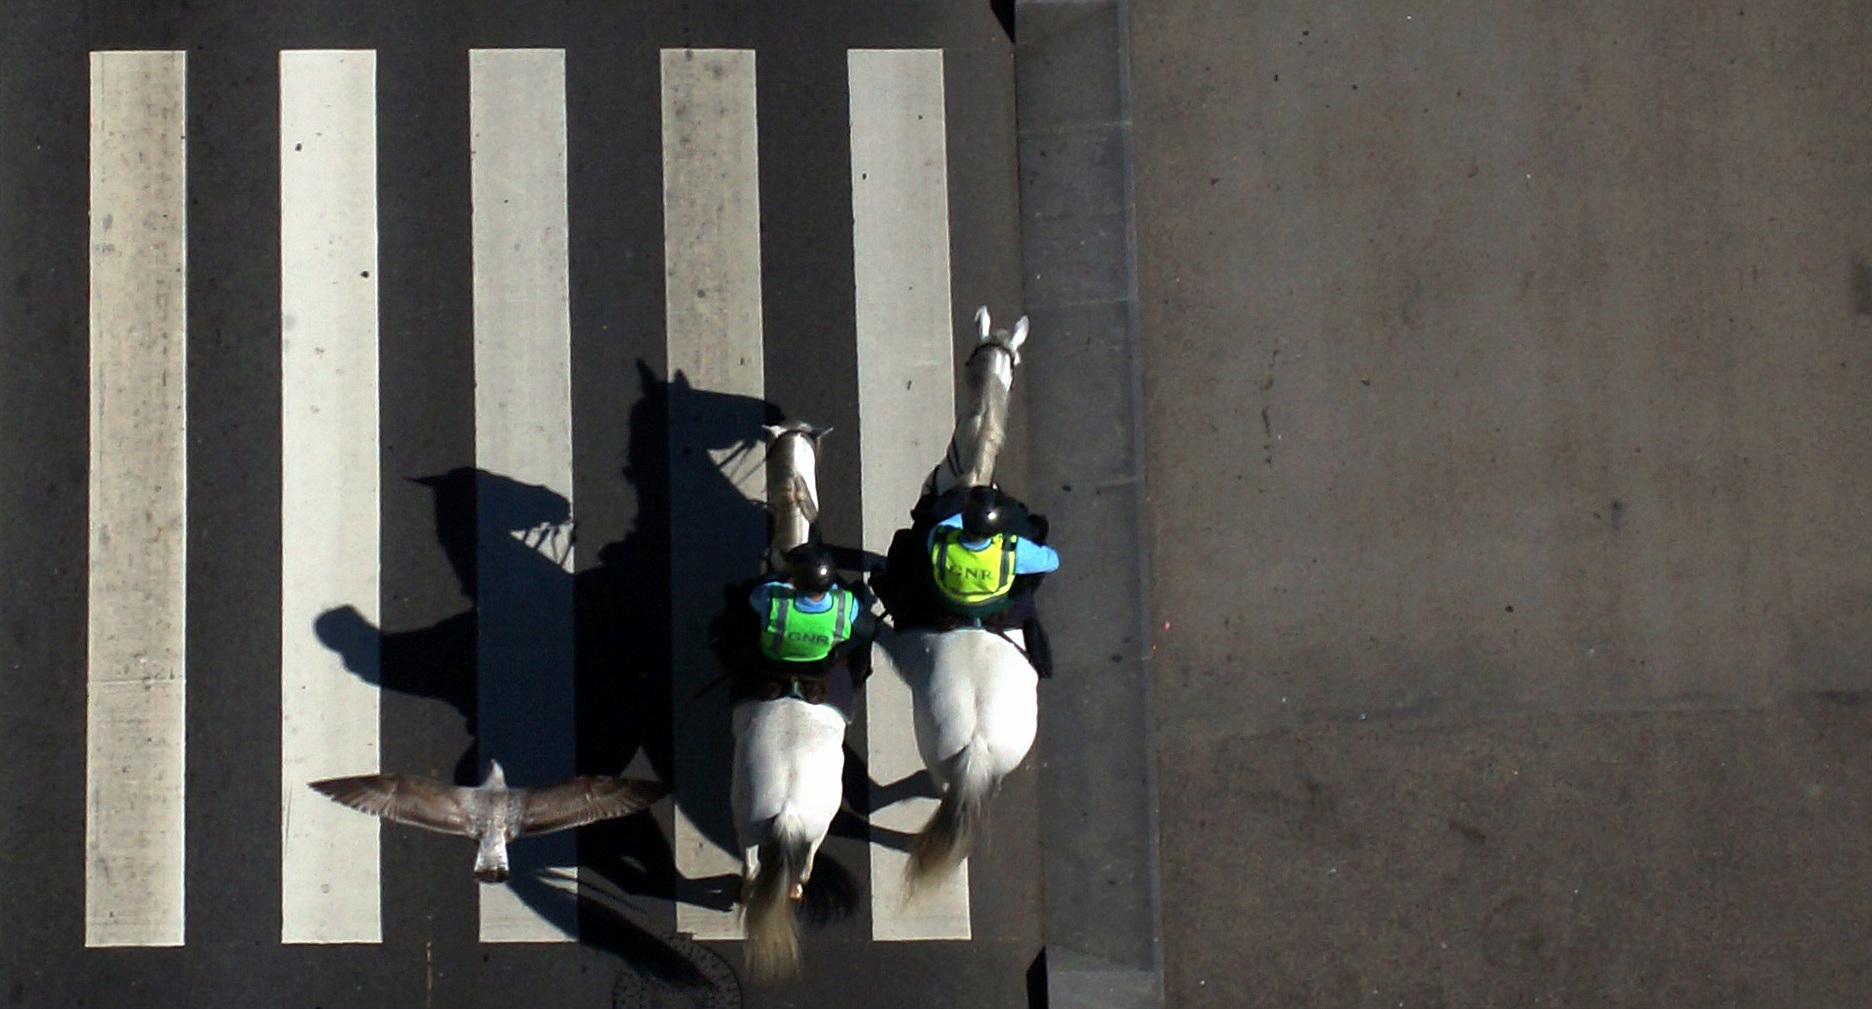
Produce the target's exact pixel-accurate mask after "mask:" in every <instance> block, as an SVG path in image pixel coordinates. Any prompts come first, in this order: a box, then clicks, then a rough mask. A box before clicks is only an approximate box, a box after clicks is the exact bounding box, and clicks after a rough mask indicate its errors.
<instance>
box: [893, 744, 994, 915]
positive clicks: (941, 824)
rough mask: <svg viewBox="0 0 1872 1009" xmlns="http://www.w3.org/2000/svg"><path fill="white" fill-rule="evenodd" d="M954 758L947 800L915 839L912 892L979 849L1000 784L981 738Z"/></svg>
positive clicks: (909, 876)
mask: <svg viewBox="0 0 1872 1009" xmlns="http://www.w3.org/2000/svg"><path fill="white" fill-rule="evenodd" d="M951 761H952V763H951V765H950V770H949V787H948V789H947V790H945V791H944V792H943V797H942V802H941V803H940V804H938V805H937V807H936V813H935V815H934V816H931V817H930V819H929V822H928V823H926V824H924V825H923V829H922V831H920V832H919V833H918V834H917V836H916V837H915V838H914V839H912V840H911V842H910V861H909V863H908V864H907V865H906V866H905V867H904V876H905V879H906V881H907V884H908V885H907V887H906V889H907V890H908V892H909V894H910V895H911V896H915V895H916V893H917V891H919V890H921V889H923V888H924V887H926V886H928V885H929V884H931V883H934V882H936V881H937V880H940V879H942V878H944V877H946V876H948V875H949V874H950V873H952V872H954V871H955V870H956V867H957V866H959V865H961V864H962V860H963V859H965V858H967V857H968V856H969V852H971V851H973V850H974V848H975V839H976V838H977V837H978V836H979V835H980V833H981V827H982V820H983V816H984V814H985V812H986V810H987V807H988V799H989V798H990V797H991V796H992V795H993V794H994V790H995V786H996V785H997V784H999V781H998V779H997V777H996V775H995V771H994V765H993V758H992V757H991V756H990V755H989V753H988V743H987V741H986V740H984V739H982V738H981V737H980V736H976V737H975V738H973V739H971V740H969V742H968V745H967V746H964V747H962V750H961V752H959V753H957V754H956V755H955V756H954V757H952V758H951Z"/></svg>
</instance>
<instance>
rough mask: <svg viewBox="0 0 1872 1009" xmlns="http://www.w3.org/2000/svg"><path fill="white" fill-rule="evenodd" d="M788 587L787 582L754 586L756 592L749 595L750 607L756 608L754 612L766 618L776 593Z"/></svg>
mask: <svg viewBox="0 0 1872 1009" xmlns="http://www.w3.org/2000/svg"><path fill="white" fill-rule="evenodd" d="M786 587H787V583H786V582H778V581H776V582H761V583H760V584H759V585H756V586H754V591H752V592H750V593H748V597H747V601H748V605H749V606H752V607H753V608H754V612H756V613H758V614H760V615H761V616H763V617H764V616H766V615H767V609H768V606H769V604H770V603H772V601H773V597H774V593H776V592H778V591H780V590H781V589H784V588H786Z"/></svg>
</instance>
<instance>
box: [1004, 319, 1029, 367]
mask: <svg viewBox="0 0 1872 1009" xmlns="http://www.w3.org/2000/svg"><path fill="white" fill-rule="evenodd" d="M1026 342H1027V317H1026V316H1024V315H1023V316H1021V317H1020V321H1019V322H1017V323H1015V324H1014V334H1013V335H1012V336H1010V337H1008V349H1009V350H1012V351H1016V352H1017V353H1016V354H1015V357H1016V359H1017V360H1018V359H1019V356H1020V355H1019V353H1018V351H1019V350H1020V347H1021V344H1023V343H1026Z"/></svg>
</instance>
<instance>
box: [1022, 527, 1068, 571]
mask: <svg viewBox="0 0 1872 1009" xmlns="http://www.w3.org/2000/svg"><path fill="white" fill-rule="evenodd" d="M1012 538H1013V540H1014V573H1015V574H1017V575H1043V574H1046V573H1047V572H1048V571H1053V570H1056V569H1058V568H1059V554H1058V553H1057V552H1056V551H1055V550H1054V549H1053V548H1052V547H1049V546H1046V545H1044V544H1040V543H1035V542H1034V541H1033V540H1030V539H1028V538H1027V537H1025V536H1015V537H1012Z"/></svg>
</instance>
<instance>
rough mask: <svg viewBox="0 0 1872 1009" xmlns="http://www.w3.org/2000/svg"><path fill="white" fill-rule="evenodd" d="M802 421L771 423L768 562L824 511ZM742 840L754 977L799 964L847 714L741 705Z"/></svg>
mask: <svg viewBox="0 0 1872 1009" xmlns="http://www.w3.org/2000/svg"><path fill="white" fill-rule="evenodd" d="M824 433H825V432H824V431H821V430H814V429H813V428H811V427H809V426H807V425H805V424H797V423H795V424H788V425H785V426H781V427H769V428H767V435H768V438H769V446H768V450H767V477H768V479H767V487H768V492H767V495H768V496H767V500H768V504H769V506H770V507H771V508H772V510H773V539H772V543H771V559H772V561H773V562H774V567H775V568H776V569H780V568H781V566H782V564H783V563H784V557H785V554H786V552H787V551H788V550H791V549H793V548H794V547H797V546H800V545H802V544H804V543H806V542H808V541H809V540H810V538H811V535H812V527H813V522H814V520H816V519H817V518H818V515H819V493H818V486H817V478H816V476H815V474H816V471H817V460H818V440H819V437H820V436H821V435H823V434H824ZM733 718H734V736H735V756H734V784H733V787H732V790H731V802H732V803H733V806H734V820H735V837H736V840H737V842H738V843H739V844H740V845H741V909H742V922H743V925H744V927H745V928H746V931H747V949H746V955H747V966H748V973H749V974H750V975H751V976H752V977H753V978H754V979H755V980H756V981H765V980H772V979H776V978H784V977H789V976H791V975H793V974H795V973H797V972H798V970H799V960H800V948H799V925H798V922H797V921H796V920H795V918H794V913H793V905H794V902H796V901H798V900H799V899H800V898H801V897H802V896H803V895H804V893H805V885H806V882H807V881H808V880H809V879H811V878H812V867H813V859H814V858H815V857H816V856H817V855H818V853H819V845H820V843H821V842H823V841H824V840H825V836H826V832H827V831H828V830H829V829H830V828H831V826H832V818H833V817H834V816H836V815H838V811H839V803H840V800H841V799H842V797H843V795H844V773H845V715H844V714H843V713H841V712H840V711H839V710H838V708H836V707H834V706H833V705H831V704H811V703H808V702H807V701H805V700H803V699H801V698H799V697H794V696H784V697H780V698H777V699H775V700H771V701H758V700H747V701H742V702H740V703H739V704H737V705H735V708H734V715H733Z"/></svg>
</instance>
